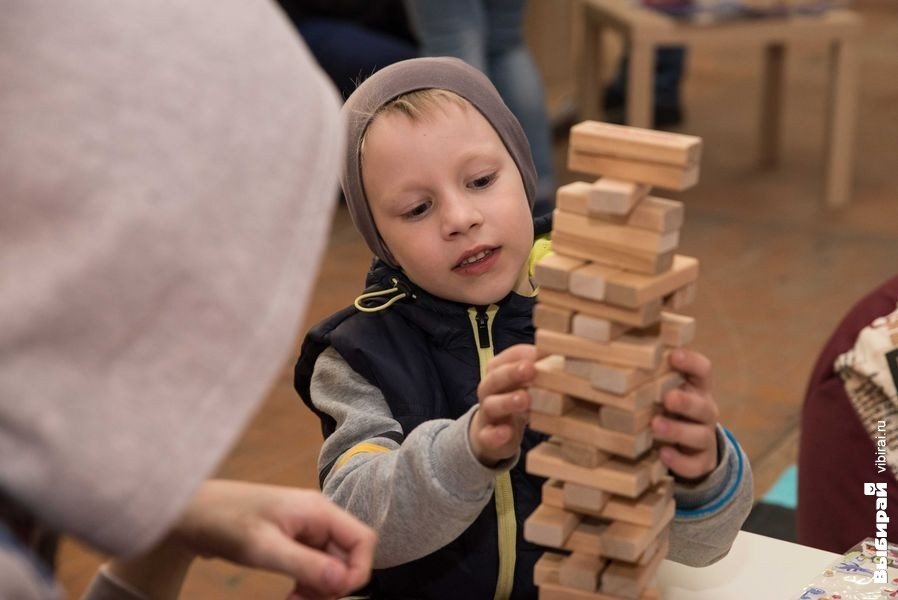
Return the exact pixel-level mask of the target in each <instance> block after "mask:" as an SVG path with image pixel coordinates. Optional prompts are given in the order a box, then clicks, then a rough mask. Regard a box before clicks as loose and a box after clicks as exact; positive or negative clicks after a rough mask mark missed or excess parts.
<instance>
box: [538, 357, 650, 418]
mask: <svg viewBox="0 0 898 600" xmlns="http://www.w3.org/2000/svg"><path fill="white" fill-rule="evenodd" d="M566 362H567V360H566V359H565V358H564V357H563V356H559V355H557V354H555V355H551V356H546V357H545V358H542V359H540V360H538V361H537V362H536V377H535V378H534V380H533V385H534V386H538V387H541V388H544V389H547V390H553V391H556V392H561V393H563V394H567V395H569V396H573V397H575V398H576V399H578V400H584V401H587V402H592V403H593V404H599V405H608V406H615V407H617V408H623V409H626V410H638V409H640V408H644V407H646V406H651V405H652V404H653V403H654V402H657V390H656V388H655V387H653V386H650V387H646V388H644V389H643V388H642V387H637V388H636V389H634V390H632V391H630V392H629V393H627V394H623V395H618V394H609V393H607V392H603V391H601V390H597V389H595V388H594V387H593V386H592V385H591V384H590V382H589V380H588V379H582V378H579V377H575V376H572V375H569V374H568V373H565V371H564V365H565V363H566Z"/></svg>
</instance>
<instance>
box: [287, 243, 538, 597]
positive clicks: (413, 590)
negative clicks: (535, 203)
mask: <svg viewBox="0 0 898 600" xmlns="http://www.w3.org/2000/svg"><path fill="white" fill-rule="evenodd" d="M538 233H542V232H540V231H538ZM394 280H395V282H396V284H398V286H399V288H400V290H401V291H404V292H407V293H408V294H409V296H408V297H407V298H405V299H403V300H401V301H399V302H397V303H395V304H393V305H392V306H390V307H389V308H386V309H384V310H382V311H379V312H375V313H362V312H360V311H358V310H356V309H355V308H354V307H350V308H347V309H344V310H343V311H341V312H339V313H337V314H335V315H333V316H332V317H330V318H328V319H325V320H324V321H322V322H321V323H319V324H317V325H315V326H314V327H313V328H312V329H311V330H310V331H309V333H308V335H307V336H306V339H305V341H304V342H303V346H302V353H301V355H300V358H299V361H298V362H297V365H296V370H295V379H294V383H295V387H296V390H297V391H298V392H299V394H300V396H301V397H302V399H303V401H304V402H305V403H306V405H307V406H309V408H310V409H312V411H314V412H315V413H316V414H317V415H318V416H319V418H320V419H321V425H322V432H323V434H324V437H325V438H327V437H328V436H329V435H330V434H331V433H333V431H334V428H335V425H336V424H335V422H334V420H333V419H332V418H331V417H330V416H328V415H326V414H324V413H321V412H320V411H318V410H317V409H316V408H315V405H314V402H313V401H312V399H311V398H310V394H309V385H310V381H311V376H312V369H313V368H314V365H315V360H316V359H317V358H318V356H319V355H320V354H321V352H323V351H324V350H325V349H326V348H327V347H328V346H333V347H334V348H335V349H336V350H337V352H339V353H340V355H341V356H342V357H343V358H344V360H346V362H347V363H348V364H349V365H350V366H351V367H352V368H353V369H354V370H355V371H356V372H358V373H359V374H360V375H362V376H363V377H364V378H365V379H366V380H367V381H369V382H370V383H371V384H373V385H375V386H377V387H378V388H379V389H380V390H381V392H383V395H384V397H385V399H386V401H387V403H388V405H389V406H390V410H391V411H392V413H393V416H394V418H395V419H396V420H397V421H398V422H399V423H400V425H401V426H402V431H403V436H396V435H395V434H388V435H387V436H386V437H388V438H392V439H395V440H396V441H397V442H399V443H401V442H402V437H404V435H408V433H409V432H411V431H412V430H413V429H414V428H415V427H417V426H418V425H420V424H421V423H423V422H425V421H428V420H431V419H437V418H458V417H460V416H461V415H463V414H464V413H465V412H467V411H468V409H470V407H471V406H473V405H474V404H476V403H477V385H478V383H479V381H480V363H479V360H478V352H477V344H478V343H479V340H478V339H477V336H475V334H474V330H473V328H472V325H471V321H470V318H469V316H468V307H467V306H465V305H462V304H458V303H455V302H450V301H445V300H441V299H439V298H435V297H433V296H431V295H429V294H428V293H427V292H424V291H423V290H421V289H420V288H417V287H416V286H414V285H413V284H412V283H411V282H409V281H408V279H406V278H405V276H404V275H403V274H402V273H400V272H398V271H396V270H393V269H391V268H389V267H387V266H386V265H384V264H383V263H379V262H378V263H376V264H375V267H374V268H373V269H372V271H371V273H369V275H368V281H367V283H368V289H369V290H374V289H388V288H390V287H395V285H394ZM412 296H413V297H412ZM533 305H534V299H533V298H526V297H523V296H520V295H518V294H514V293H511V294H509V295H508V296H507V297H506V298H504V299H503V300H502V301H500V302H499V303H498V306H499V309H498V311H497V312H496V315H495V317H494V319H493V324H492V341H493V351H494V353H495V354H498V353H499V352H501V351H502V350H504V349H505V348H508V347H509V346H512V345H514V344H520V343H533V324H532V313H533ZM544 439H545V436H543V435H542V434H539V433H537V432H534V431H531V430H529V429H528V430H527V431H526V433H525V436H524V440H523V444H522V448H521V452H522V456H523V455H524V454H526V452H527V451H528V450H529V449H530V448H532V447H533V446H535V445H537V444H538V443H540V442H541V441H542V440H544ZM346 450H348V448H346ZM332 466H333V464H330V465H325V466H324V467H323V468H322V469H321V472H320V473H319V477H320V480H321V481H322V482H323V481H324V478H325V477H326V476H327V474H328V473H329V472H330V469H331V468H332ZM511 480H512V486H513V489H514V505H515V516H516V519H517V547H516V561H515V574H514V587H513V595H512V597H513V598H535V597H536V594H537V591H536V588H535V587H534V586H533V566H534V564H535V562H536V560H537V559H538V558H539V556H540V554H542V552H543V551H544V550H545V548H542V547H540V546H536V545H534V544H531V543H529V542H527V541H525V540H524V539H523V537H522V534H523V531H524V520H525V519H526V518H527V517H528V516H529V515H530V513H532V512H533V510H534V509H535V508H536V506H537V505H538V504H539V502H540V491H541V490H540V488H541V486H542V483H543V481H544V479H542V478H539V477H535V476H532V475H528V474H527V473H525V472H524V460H523V458H522V459H521V460H520V461H519V463H518V465H517V466H515V468H514V469H512V471H511ZM408 526H409V527H410V528H414V527H415V523H409V524H408ZM497 536H498V526H497V518H496V509H495V504H494V502H490V503H489V504H487V505H486V507H485V508H484V510H483V511H482V512H481V514H480V515H479V516H478V517H477V519H476V520H475V521H474V523H473V524H472V525H471V526H470V527H469V528H468V529H467V530H466V531H465V532H464V533H462V534H461V535H460V536H459V537H458V538H457V539H455V540H454V541H453V542H451V543H450V544H448V545H447V546H445V547H443V548H441V549H440V550H438V551H436V552H434V553H433V554H431V555H429V556H426V557H424V558H421V559H418V560H415V561H413V562H410V563H407V564H404V565H400V566H398V567H393V568H389V569H382V570H377V571H375V572H374V573H373V575H372V581H371V584H370V585H369V586H368V588H366V590H364V593H368V594H370V595H371V596H372V597H373V598H446V599H449V598H452V599H457V598H461V597H468V598H471V599H475V598H476V599H480V598H485V599H489V598H492V597H493V594H494V591H495V588H496V579H497V575H498V568H499V557H498V538H497Z"/></svg>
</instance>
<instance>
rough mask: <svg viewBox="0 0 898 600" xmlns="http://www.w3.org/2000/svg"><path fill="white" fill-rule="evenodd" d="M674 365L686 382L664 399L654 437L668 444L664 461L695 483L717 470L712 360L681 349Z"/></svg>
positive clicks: (663, 449) (654, 421) (654, 422)
mask: <svg viewBox="0 0 898 600" xmlns="http://www.w3.org/2000/svg"><path fill="white" fill-rule="evenodd" d="M670 364H671V366H672V367H673V368H674V369H676V370H677V371H680V372H681V373H682V374H683V376H684V377H685V378H686V383H684V384H683V385H682V386H680V387H679V388H678V389H675V390H671V391H669V392H667V394H666V395H665V396H664V400H663V405H664V409H665V411H666V414H665V415H663V416H662V415H659V416H656V417H655V418H654V419H652V434H653V435H654V436H655V439H656V440H658V441H660V442H663V443H664V444H665V445H663V446H662V447H661V449H660V455H661V462H663V463H664V464H665V465H666V466H667V467H668V468H669V469H670V470H671V471H673V473H674V475H676V476H677V477H679V478H680V479H685V480H687V481H690V482H695V481H697V480H701V479H703V478H705V477H707V476H708V475H709V474H710V473H711V471H713V470H714V469H715V467H717V418H718V415H719V413H718V410H717V403H716V402H714V399H713V398H712V397H711V361H710V360H709V359H708V357H706V356H705V355H703V354H700V353H698V352H693V351H692V350H687V349H685V348H680V349H678V350H675V351H674V352H673V353H672V354H671V355H670Z"/></svg>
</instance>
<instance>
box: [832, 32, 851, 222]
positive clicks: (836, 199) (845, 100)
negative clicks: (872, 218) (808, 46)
mask: <svg viewBox="0 0 898 600" xmlns="http://www.w3.org/2000/svg"><path fill="white" fill-rule="evenodd" d="M829 71H830V72H829V93H828V97H827V111H826V141H825V146H824V147H825V149H826V161H825V168H826V173H825V182H826V184H825V185H826V189H825V193H824V198H825V201H826V206H827V207H829V208H837V207H839V206H844V205H846V204H848V202H849V201H850V200H851V185H852V177H853V171H854V129H855V119H856V118H857V82H858V78H857V46H856V42H855V41H854V40H853V39H841V40H835V41H833V42H832V44H831V45H830V49H829Z"/></svg>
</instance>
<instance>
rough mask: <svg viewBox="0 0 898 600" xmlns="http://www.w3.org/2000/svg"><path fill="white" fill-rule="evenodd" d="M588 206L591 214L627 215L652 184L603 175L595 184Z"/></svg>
mask: <svg viewBox="0 0 898 600" xmlns="http://www.w3.org/2000/svg"><path fill="white" fill-rule="evenodd" d="M592 187H593V190H594V193H593V195H592V196H591V197H590V202H589V204H588V205H587V208H588V210H589V212H590V214H600V215H627V214H629V213H630V211H632V210H633V207H635V206H636V204H637V203H638V202H640V201H641V200H642V199H643V198H645V197H646V195H647V194H648V193H649V189H650V186H647V185H645V184H641V183H634V182H632V181H622V180H620V179H612V178H610V177H602V178H601V179H598V180H597V181H596V182H595V183H594V184H593V186H592Z"/></svg>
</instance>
